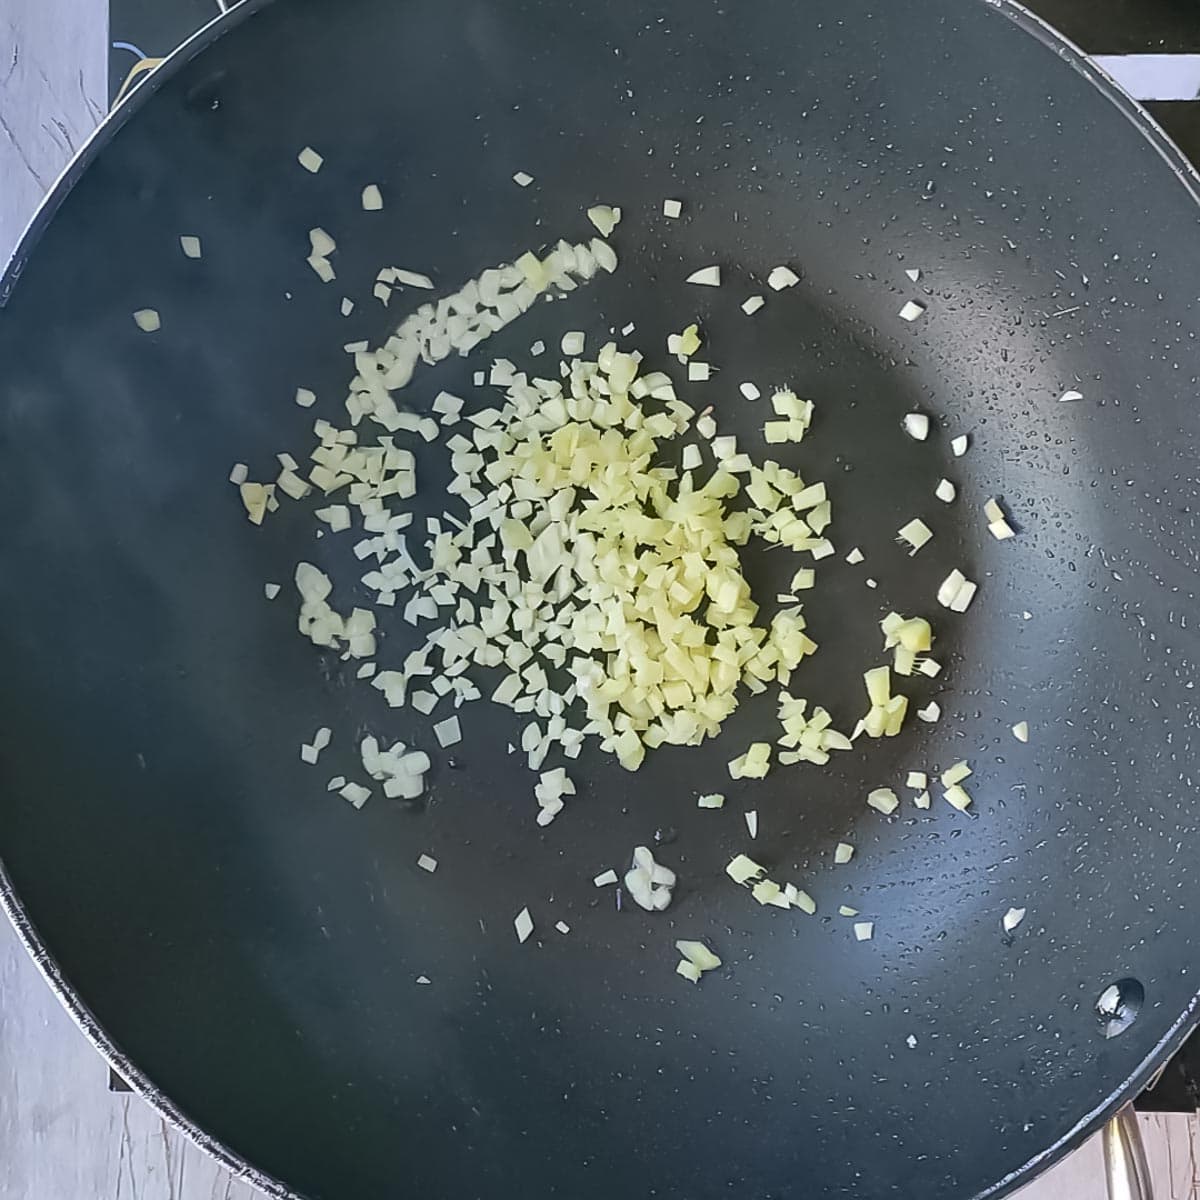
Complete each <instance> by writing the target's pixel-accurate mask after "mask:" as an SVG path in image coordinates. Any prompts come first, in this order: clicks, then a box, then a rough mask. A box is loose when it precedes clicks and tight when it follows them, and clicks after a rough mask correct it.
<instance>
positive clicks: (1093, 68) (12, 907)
mask: <svg viewBox="0 0 1200 1200" xmlns="http://www.w3.org/2000/svg"><path fill="white" fill-rule="evenodd" d="M272 2H273V0H241V2H240V3H235V4H234V6H233V7H231V8H229V9H228V10H226V11H225V12H222V13H221V14H219V15H218V16H217V17H215V18H213V19H212V20H211V21H209V22H208V23H207V24H206V25H203V26H201V27H200V28H199V29H198V30H197V31H196V32H195V33H193V34H192V35H191V37H189V38H187V39H186V40H185V41H184V42H182V43H181V44H180V45H179V46H177V47H176V48H175V50H173V51H172V52H171V53H170V54H169V55H168V56H167V57H166V58H164V59H163V60H162V62H161V63H160V65H159V66H158V67H156V68H155V69H154V70H152V71H150V72H148V73H147V76H146V78H145V80H144V81H143V82H142V83H141V84H139V85H138V86H137V87H135V88H134V89H133V90H132V91H131V92H130V93H129V94H128V95H127V96H126V97H125V99H124V100H122V102H121V103H120V104H119V105H117V106H116V107H115V108H113V109H112V110H111V111H110V112H109V113H108V114H107V115H106V116H105V117H104V118H103V119H102V120H101V121H100V123H99V124H98V125H97V126H96V128H95V129H94V130H93V131H92V133H91V134H90V135H89V137H88V138H87V139H86V140H85V141H84V142H83V143H82V144H81V145H80V147H79V149H78V150H77V151H76V152H75V154H74V155H73V156H72V157H71V159H70V160H69V161H68V162H67V164H66V166H65V167H64V168H63V169H62V171H61V172H60V174H59V175H58V177H57V179H55V181H54V183H53V184H52V185H51V187H50V189H49V191H48V192H47V193H46V195H45V197H44V198H43V200H42V202H41V203H40V204H39V205H38V207H37V209H36V210H35V211H34V213H33V215H32V216H31V217H30V219H29V221H28V222H27V224H26V225H25V228H24V230H23V231H22V233H21V236H20V238H19V239H18V240H17V244H16V246H15V247H14V249H13V251H12V254H11V256H10V257H9V259H8V261H7V262H6V263H4V264H3V270H2V271H0V313H2V312H3V310H4V308H5V306H6V305H7V302H8V299H9V297H10V296H11V294H12V292H13V289H14V287H15V286H16V285H17V283H18V281H19V280H20V277H21V274H22V273H23V271H24V268H25V264H26V263H27V262H28V260H29V258H30V256H31V254H32V252H33V250H34V249H35V247H36V246H37V244H38V242H39V241H40V240H41V237H42V234H43V233H44V232H45V230H46V228H47V227H48V226H49V224H50V222H51V220H52V219H53V218H54V216H55V214H56V213H57V211H58V209H59V207H60V206H61V204H62V202H63V201H64V200H65V199H66V197H67V196H68V195H69V194H70V192H71V190H72V188H74V186H75V184H76V183H77V182H78V181H79V179H80V178H81V177H82V176H83V174H84V172H85V171H86V170H87V168H88V167H89V166H90V165H91V163H92V162H93V161H94V160H95V158H96V157H97V156H98V155H99V154H100V152H101V151H102V150H103V149H104V148H105V147H106V146H107V145H108V143H109V142H110V141H111V140H112V138H113V136H114V135H115V134H116V132H117V131H118V130H119V129H120V128H121V127H122V126H123V125H124V124H125V122H126V121H127V120H129V118H130V117H131V116H133V115H134V114H135V113H136V112H138V111H139V110H140V109H141V108H142V107H143V106H144V105H145V104H147V103H148V102H149V100H150V98H151V97H152V96H153V95H154V94H155V93H156V92H157V91H158V90H159V88H161V87H162V86H163V85H164V84H165V83H166V82H168V81H169V80H170V79H172V78H173V77H174V76H175V75H176V74H177V73H178V72H179V71H180V70H181V69H182V68H183V67H184V65H185V64H187V63H188V62H190V61H191V60H192V59H193V58H195V57H196V55H198V54H200V53H201V52H202V51H204V50H205V49H207V48H208V47H209V46H211V45H212V44H213V43H215V42H216V41H217V40H218V39H220V38H221V37H224V36H225V35H226V34H227V33H229V32H231V31H232V30H233V29H235V28H236V27H237V26H239V25H240V24H242V22H243V21H246V20H248V19H249V18H250V17H251V16H253V15H254V14H255V13H257V12H260V11H261V10H262V9H264V8H266V7H267V6H268V5H269V4H271V3H272ZM976 2H977V3H979V4H981V5H984V6H986V7H988V8H991V9H994V10H996V12H997V13H998V14H999V15H1001V16H1003V17H1005V18H1007V19H1008V20H1010V21H1011V22H1013V24H1014V25H1016V26H1017V27H1018V28H1020V29H1022V30H1023V31H1024V32H1025V33H1027V34H1029V35H1030V36H1031V37H1034V38H1036V39H1037V40H1038V41H1040V42H1041V43H1042V44H1043V45H1045V46H1046V47H1047V48H1049V49H1050V50H1052V51H1054V53H1055V54H1056V55H1057V56H1058V57H1059V58H1060V59H1061V60H1062V61H1063V62H1064V63H1066V64H1067V65H1068V66H1069V67H1071V68H1072V69H1073V70H1074V71H1076V72H1077V73H1078V74H1079V75H1081V76H1082V77H1083V78H1084V79H1085V80H1087V82H1088V83H1090V84H1091V85H1092V87H1094V88H1095V90H1096V91H1097V92H1098V93H1099V95H1100V96H1101V97H1102V98H1104V99H1105V100H1107V101H1108V102H1109V103H1110V104H1112V105H1113V107H1114V108H1116V109H1117V110H1118V111H1119V112H1120V113H1121V114H1122V115H1123V116H1124V117H1125V118H1126V119H1127V120H1128V121H1129V122H1130V123H1131V124H1132V125H1133V126H1134V127H1135V128H1136V129H1137V130H1138V132H1139V133H1141V135H1142V136H1143V138H1145V140H1146V142H1147V143H1148V144H1149V145H1150V147H1151V149H1153V150H1154V151H1156V152H1157V153H1158V155H1159V157H1160V158H1162V159H1163V161H1164V162H1165V163H1166V165H1167V166H1168V167H1169V168H1170V169H1171V171H1172V173H1173V174H1174V175H1175V177H1176V179H1177V180H1178V181H1179V182H1180V184H1182V186H1183V187H1184V188H1186V189H1187V191H1188V192H1189V194H1190V195H1191V197H1192V200H1193V201H1194V202H1195V203H1196V204H1197V206H1198V207H1200V170H1198V169H1197V167H1196V166H1194V165H1193V164H1192V162H1191V161H1190V160H1189V159H1188V158H1187V156H1186V155H1185V154H1184V153H1183V151H1182V150H1181V149H1180V148H1179V147H1178V146H1177V145H1176V144H1175V142H1174V141H1173V140H1172V138H1171V137H1170V136H1169V135H1168V134H1167V132H1166V131H1165V130H1164V129H1163V127H1162V126H1161V125H1160V124H1159V123H1158V122H1157V121H1156V120H1155V118H1154V117H1153V116H1152V115H1151V114H1150V112H1149V110H1148V109H1147V108H1146V107H1145V105H1144V104H1143V103H1141V102H1140V101H1138V100H1135V99H1134V98H1133V97H1132V96H1130V95H1129V94H1128V93H1127V92H1125V91H1124V89H1123V88H1121V86H1120V85H1119V84H1118V83H1117V81H1116V80H1115V79H1114V78H1113V77H1112V76H1111V75H1109V74H1108V73H1107V72H1106V71H1105V70H1104V69H1103V68H1102V67H1100V66H1099V65H1098V64H1097V63H1096V62H1095V61H1094V60H1093V59H1091V58H1090V57H1089V56H1088V55H1087V54H1086V53H1085V52H1084V51H1083V50H1082V49H1081V48H1080V47H1079V46H1077V45H1076V44H1075V43H1074V42H1073V41H1072V40H1071V39H1069V38H1067V37H1066V36H1064V35H1063V34H1062V33H1060V32H1059V31H1058V30H1057V29H1055V28H1054V27H1053V26H1052V25H1050V24H1049V23H1048V22H1047V21H1046V20H1044V19H1043V18H1042V17H1039V16H1038V15H1037V14H1036V13H1034V12H1032V11H1030V10H1029V9H1028V8H1026V7H1025V6H1024V5H1023V4H1021V3H1019V2H1018V0H976ZM0 909H3V911H4V912H5V913H6V914H7V916H8V919H9V921H10V922H11V923H12V926H13V929H14V930H15V931H16V934H17V937H18V938H19V940H20V941H21V943H22V945H23V946H24V947H25V949H26V951H27V952H28V953H29V956H30V957H31V958H32V959H33V962H34V964H35V966H36V967H37V968H38V970H39V972H40V973H41V975H42V977H43V979H44V980H45V981H46V983H47V984H48V985H49V987H50V990H51V991H52V992H53V993H54V995H55V996H56V997H57V998H58V1001H59V1003H60V1004H61V1005H62V1006H63V1008H64V1009H66V1011H67V1013H68V1015H69V1016H70V1017H71V1018H72V1020H74V1022H75V1024H76V1025H77V1026H78V1027H79V1029H80V1030H81V1032H82V1033H83V1035H84V1037H86V1038H87V1040H88V1041H89V1042H90V1043H91V1045H92V1046H93V1048H94V1049H95V1050H96V1051H98V1052H99V1054H100V1056H101V1057H102V1058H103V1059H104V1061H105V1062H107V1063H108V1065H109V1066H110V1067H111V1069H112V1070H113V1071H114V1072H115V1073H116V1074H117V1075H119V1076H120V1077H121V1079H123V1080H124V1081H125V1082H126V1083H127V1084H128V1085H129V1086H130V1088H132V1090H133V1091H134V1092H135V1093H136V1094H137V1095H138V1096H140V1097H141V1099H142V1100H144V1101H146V1102H147V1103H148V1104H149V1105H150V1106H151V1108H152V1109H154V1110H155V1111H156V1112H157V1113H158V1114H159V1116H161V1117H162V1118H163V1119H164V1120H165V1121H167V1122H169V1123H170V1124H171V1125H172V1127H174V1128H175V1129H176V1130H178V1131H179V1132H180V1133H182V1134H183V1135H184V1136H185V1137H187V1138H188V1139H189V1140H190V1141H191V1142H192V1143H193V1145H195V1146H196V1147H197V1148H198V1149H200V1150H201V1151H203V1152H204V1153H206V1154H208V1155H209V1156H211V1157H212V1158H214V1159H215V1160H216V1161H217V1162H219V1163H220V1164H221V1166H223V1167H224V1168H225V1169H226V1170H227V1171H229V1172H230V1174H231V1175H232V1176H234V1177H235V1178H236V1179H238V1180H240V1181H242V1182H246V1183H249V1184H251V1185H252V1186H254V1187H255V1188H257V1189H259V1190H260V1191H261V1192H263V1193H264V1194H265V1195H267V1196H270V1197H273V1198H275V1200H306V1197H305V1196H304V1195H303V1194H302V1193H300V1192H297V1191H294V1190H292V1189H291V1188H290V1187H289V1186H288V1185H287V1184H285V1183H283V1182H282V1181H281V1180H279V1179H277V1178H275V1176H273V1175H270V1174H268V1173H267V1172H265V1171H263V1170H261V1169H260V1168H258V1167H256V1166H254V1165H253V1164H252V1163H251V1162H250V1161H249V1160H248V1159H246V1158H243V1157H242V1156H241V1155H240V1154H238V1153H237V1152H236V1151H234V1150H232V1149H230V1148H229V1147H228V1146H227V1145H225V1143H224V1142H222V1141H220V1140H219V1139H218V1138H216V1137H213V1136H212V1135H211V1134H209V1133H207V1132H206V1131H205V1130H204V1129H203V1128H201V1127H200V1126H199V1125H198V1124H197V1123H196V1122H194V1121H193V1120H192V1119H191V1118H190V1117H188V1116H187V1115H186V1114H185V1113H184V1112H183V1111H182V1110H181V1109H180V1108H179V1107H178V1106H177V1105H176V1104H175V1102H174V1101H173V1100H172V1099H171V1098H170V1097H169V1096H167V1095H166V1093H164V1092H163V1091H162V1090H161V1089H160V1088H158V1087H157V1086H156V1085H155V1084H154V1083H153V1082H152V1081H151V1080H150V1079H149V1078H148V1077H147V1076H146V1074H145V1073H144V1072H143V1071H142V1070H141V1069H140V1068H139V1067H138V1066H137V1065H136V1064H135V1063H134V1062H133V1061H132V1060H131V1059H130V1058H128V1057H127V1056H126V1055H125V1054H124V1053H123V1051H122V1050H121V1049H120V1047H119V1046H117V1044H116V1043H115V1041H114V1040H113V1039H112V1037H111V1036H110V1035H109V1033H108V1031H107V1030H106V1029H105V1028H104V1027H103V1026H102V1025H101V1023H100V1022H99V1021H98V1020H97V1019H96V1017H95V1016H94V1015H93V1014H92V1012H91V1010H90V1009H89V1008H88V1006H87V1004H86V1003H85V1002H84V1000H83V997H82V996H81V995H79V994H78V993H77V992H76V991H75V989H74V988H73V987H72V985H71V984H70V983H69V982H68V981H67V979H66V977H65V975H64V973H63V970H62V967H61V965H60V964H59V962H58V960H57V959H56V958H55V956H54V955H53V954H51V953H50V950H49V949H48V947H47V946H46V945H45V943H44V942H43V941H42V938H41V936H40V935H39V933H38V932H37V930H36V929H35V928H34V925H33V921H32V919H31V918H30V916H29V914H28V913H27V912H26V911H25V906H24V904H23V903H22V901H21V899H20V897H19V896H18V895H17V890H16V887H15V886H14V884H13V881H12V879H11V877H10V875H9V873H8V871H7V869H6V868H5V866H4V862H3V858H2V857H0ZM1197 1024H1200V990H1197V991H1196V992H1195V993H1194V994H1193V996H1192V999H1191V1001H1190V1002H1189V1003H1188V1005H1187V1007H1186V1008H1185V1009H1184V1010H1183V1012H1182V1013H1181V1014H1180V1015H1179V1017H1178V1018H1177V1019H1176V1020H1175V1022H1174V1023H1173V1024H1172V1025H1171V1026H1170V1027H1169V1028H1168V1030H1167V1031H1166V1033H1165V1034H1164V1035H1163V1037H1162V1038H1161V1039H1160V1040H1159V1041H1158V1043H1157V1045H1155V1046H1154V1048H1153V1049H1152V1050H1150V1052H1149V1053H1148V1054H1147V1055H1146V1056H1145V1057H1144V1058H1143V1059H1142V1061H1141V1062H1140V1063H1139V1064H1138V1066H1137V1067H1136V1069H1135V1070H1133V1071H1132V1072H1131V1073H1130V1074H1129V1075H1128V1076H1127V1077H1126V1078H1125V1079H1124V1080H1123V1081H1122V1082H1121V1083H1120V1084H1119V1085H1118V1086H1117V1087H1116V1088H1115V1089H1113V1090H1112V1091H1111V1092H1109V1094H1108V1095H1107V1096H1105V1097H1104V1098H1103V1099H1102V1100H1101V1101H1100V1102H1099V1103H1098V1104H1096V1105H1095V1106H1093V1107H1092V1109H1091V1110H1089V1111H1088V1112H1087V1113H1085V1114H1084V1115H1083V1116H1082V1117H1081V1118H1080V1119H1079V1120H1078V1121H1077V1122H1076V1123H1075V1124H1074V1125H1073V1126H1072V1127H1071V1128H1070V1129H1069V1130H1068V1131H1067V1132H1066V1133H1065V1134H1063V1135H1062V1137H1060V1138H1058V1139H1057V1140H1056V1141H1055V1142H1053V1143H1052V1144H1051V1145H1049V1146H1048V1147H1046V1149H1045V1150H1042V1151H1040V1152H1039V1153H1038V1154H1035V1155H1034V1156H1033V1157H1031V1158H1029V1159H1027V1160H1026V1161H1025V1162H1024V1163H1022V1164H1021V1165H1020V1166H1019V1167H1017V1168H1016V1169H1014V1170H1013V1171H1010V1172H1009V1173H1008V1174H1007V1175H1005V1176H1004V1177H1003V1178H1001V1179H999V1180H997V1181H996V1182H995V1183H993V1184H991V1185H990V1186H989V1187H987V1188H984V1189H983V1190H982V1191H979V1192H976V1193H974V1194H973V1196H971V1197H970V1200H998V1198H999V1197H1001V1196H1003V1195H1006V1194H1007V1193H1009V1192H1012V1191H1013V1190H1015V1189H1016V1188H1017V1187H1020V1186H1022V1185H1024V1184H1026V1183H1029V1182H1030V1181H1031V1180H1032V1179H1033V1178H1035V1177H1036V1176H1037V1175H1040V1174H1041V1173H1042V1172H1044V1171H1046V1170H1048V1169H1049V1168H1050V1167H1051V1166H1053V1165H1054V1164H1055V1163H1057V1162H1059V1161H1061V1160H1062V1159H1063V1158H1065V1157H1066V1156H1067V1155H1068V1154H1069V1153H1071V1152H1072V1151H1074V1150H1076V1149H1078V1147H1079V1146H1080V1145H1082V1143H1083V1142H1084V1141H1086V1140H1087V1139H1088V1138H1089V1137H1091V1136H1092V1135H1093V1134H1094V1133H1096V1132H1097V1131H1098V1130H1099V1129H1100V1127H1101V1126H1102V1125H1103V1124H1104V1123H1105V1122H1106V1121H1107V1120H1108V1119H1109V1118H1111V1117H1112V1116H1114V1115H1115V1114H1116V1113H1117V1112H1118V1111H1119V1110H1120V1109H1121V1108H1123V1107H1124V1106H1125V1105H1126V1104H1127V1103H1129V1101H1130V1100H1132V1099H1133V1097H1135V1096H1136V1095H1138V1094H1139V1093H1140V1092H1141V1091H1143V1090H1144V1089H1145V1088H1146V1087H1147V1086H1149V1085H1150V1083H1151V1081H1152V1080H1153V1078H1154V1077H1155V1076H1156V1075H1157V1074H1158V1072H1159V1071H1160V1070H1161V1068H1162V1067H1163V1066H1164V1065H1165V1063H1166V1062H1167V1061H1168V1059H1170V1058H1171V1057H1172V1056H1173V1055H1174V1054H1175V1053H1176V1051H1178V1049H1179V1048H1180V1046H1182V1044H1183V1042H1184V1041H1185V1040H1186V1039H1187V1037H1188V1036H1189V1035H1190V1034H1191V1032H1192V1031H1193V1029H1195V1028H1196V1026H1197Z"/></svg>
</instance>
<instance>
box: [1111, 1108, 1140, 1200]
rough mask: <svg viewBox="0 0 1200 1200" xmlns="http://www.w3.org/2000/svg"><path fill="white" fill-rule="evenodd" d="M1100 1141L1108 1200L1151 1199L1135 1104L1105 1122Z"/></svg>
mask: <svg viewBox="0 0 1200 1200" xmlns="http://www.w3.org/2000/svg"><path fill="white" fill-rule="evenodd" d="M1101 1142H1102V1144H1103V1147H1104V1177H1105V1182H1106V1183H1107V1184H1108V1200H1151V1193H1150V1172H1149V1171H1148V1170H1147V1168H1146V1151H1145V1149H1144V1148H1143V1146H1142V1133H1141V1130H1140V1129H1139V1128H1138V1121H1137V1113H1135V1112H1134V1111H1133V1105H1132V1104H1127V1105H1126V1106H1125V1107H1124V1108H1123V1109H1121V1111H1120V1112H1119V1113H1117V1115H1116V1116H1115V1117H1113V1118H1112V1119H1111V1120H1110V1121H1109V1122H1108V1124H1107V1125H1105V1127H1104V1132H1103V1134H1102V1135H1101Z"/></svg>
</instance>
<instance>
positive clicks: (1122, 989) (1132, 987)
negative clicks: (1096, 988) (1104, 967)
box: [1096, 979, 1146, 1038]
mask: <svg viewBox="0 0 1200 1200" xmlns="http://www.w3.org/2000/svg"><path fill="white" fill-rule="evenodd" d="M1145 999H1146V989H1145V988H1144V987H1142V985H1141V984H1140V983H1139V982H1138V981H1137V980H1136V979H1118V980H1117V981H1116V983H1110V984H1109V985H1108V987H1106V988H1105V989H1104V990H1103V991H1102V992H1101V993H1100V995H1099V996H1097V997H1096V1015H1097V1016H1098V1017H1099V1018H1100V1028H1101V1032H1102V1033H1103V1034H1104V1036H1105V1037H1106V1038H1114V1037H1117V1036H1118V1035H1120V1034H1122V1033H1124V1032H1125V1030H1127V1029H1128V1028H1129V1027H1130V1025H1132V1024H1133V1023H1134V1021H1136V1020H1137V1015H1138V1013H1139V1012H1141V1010H1142V1001H1143V1000H1145Z"/></svg>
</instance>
